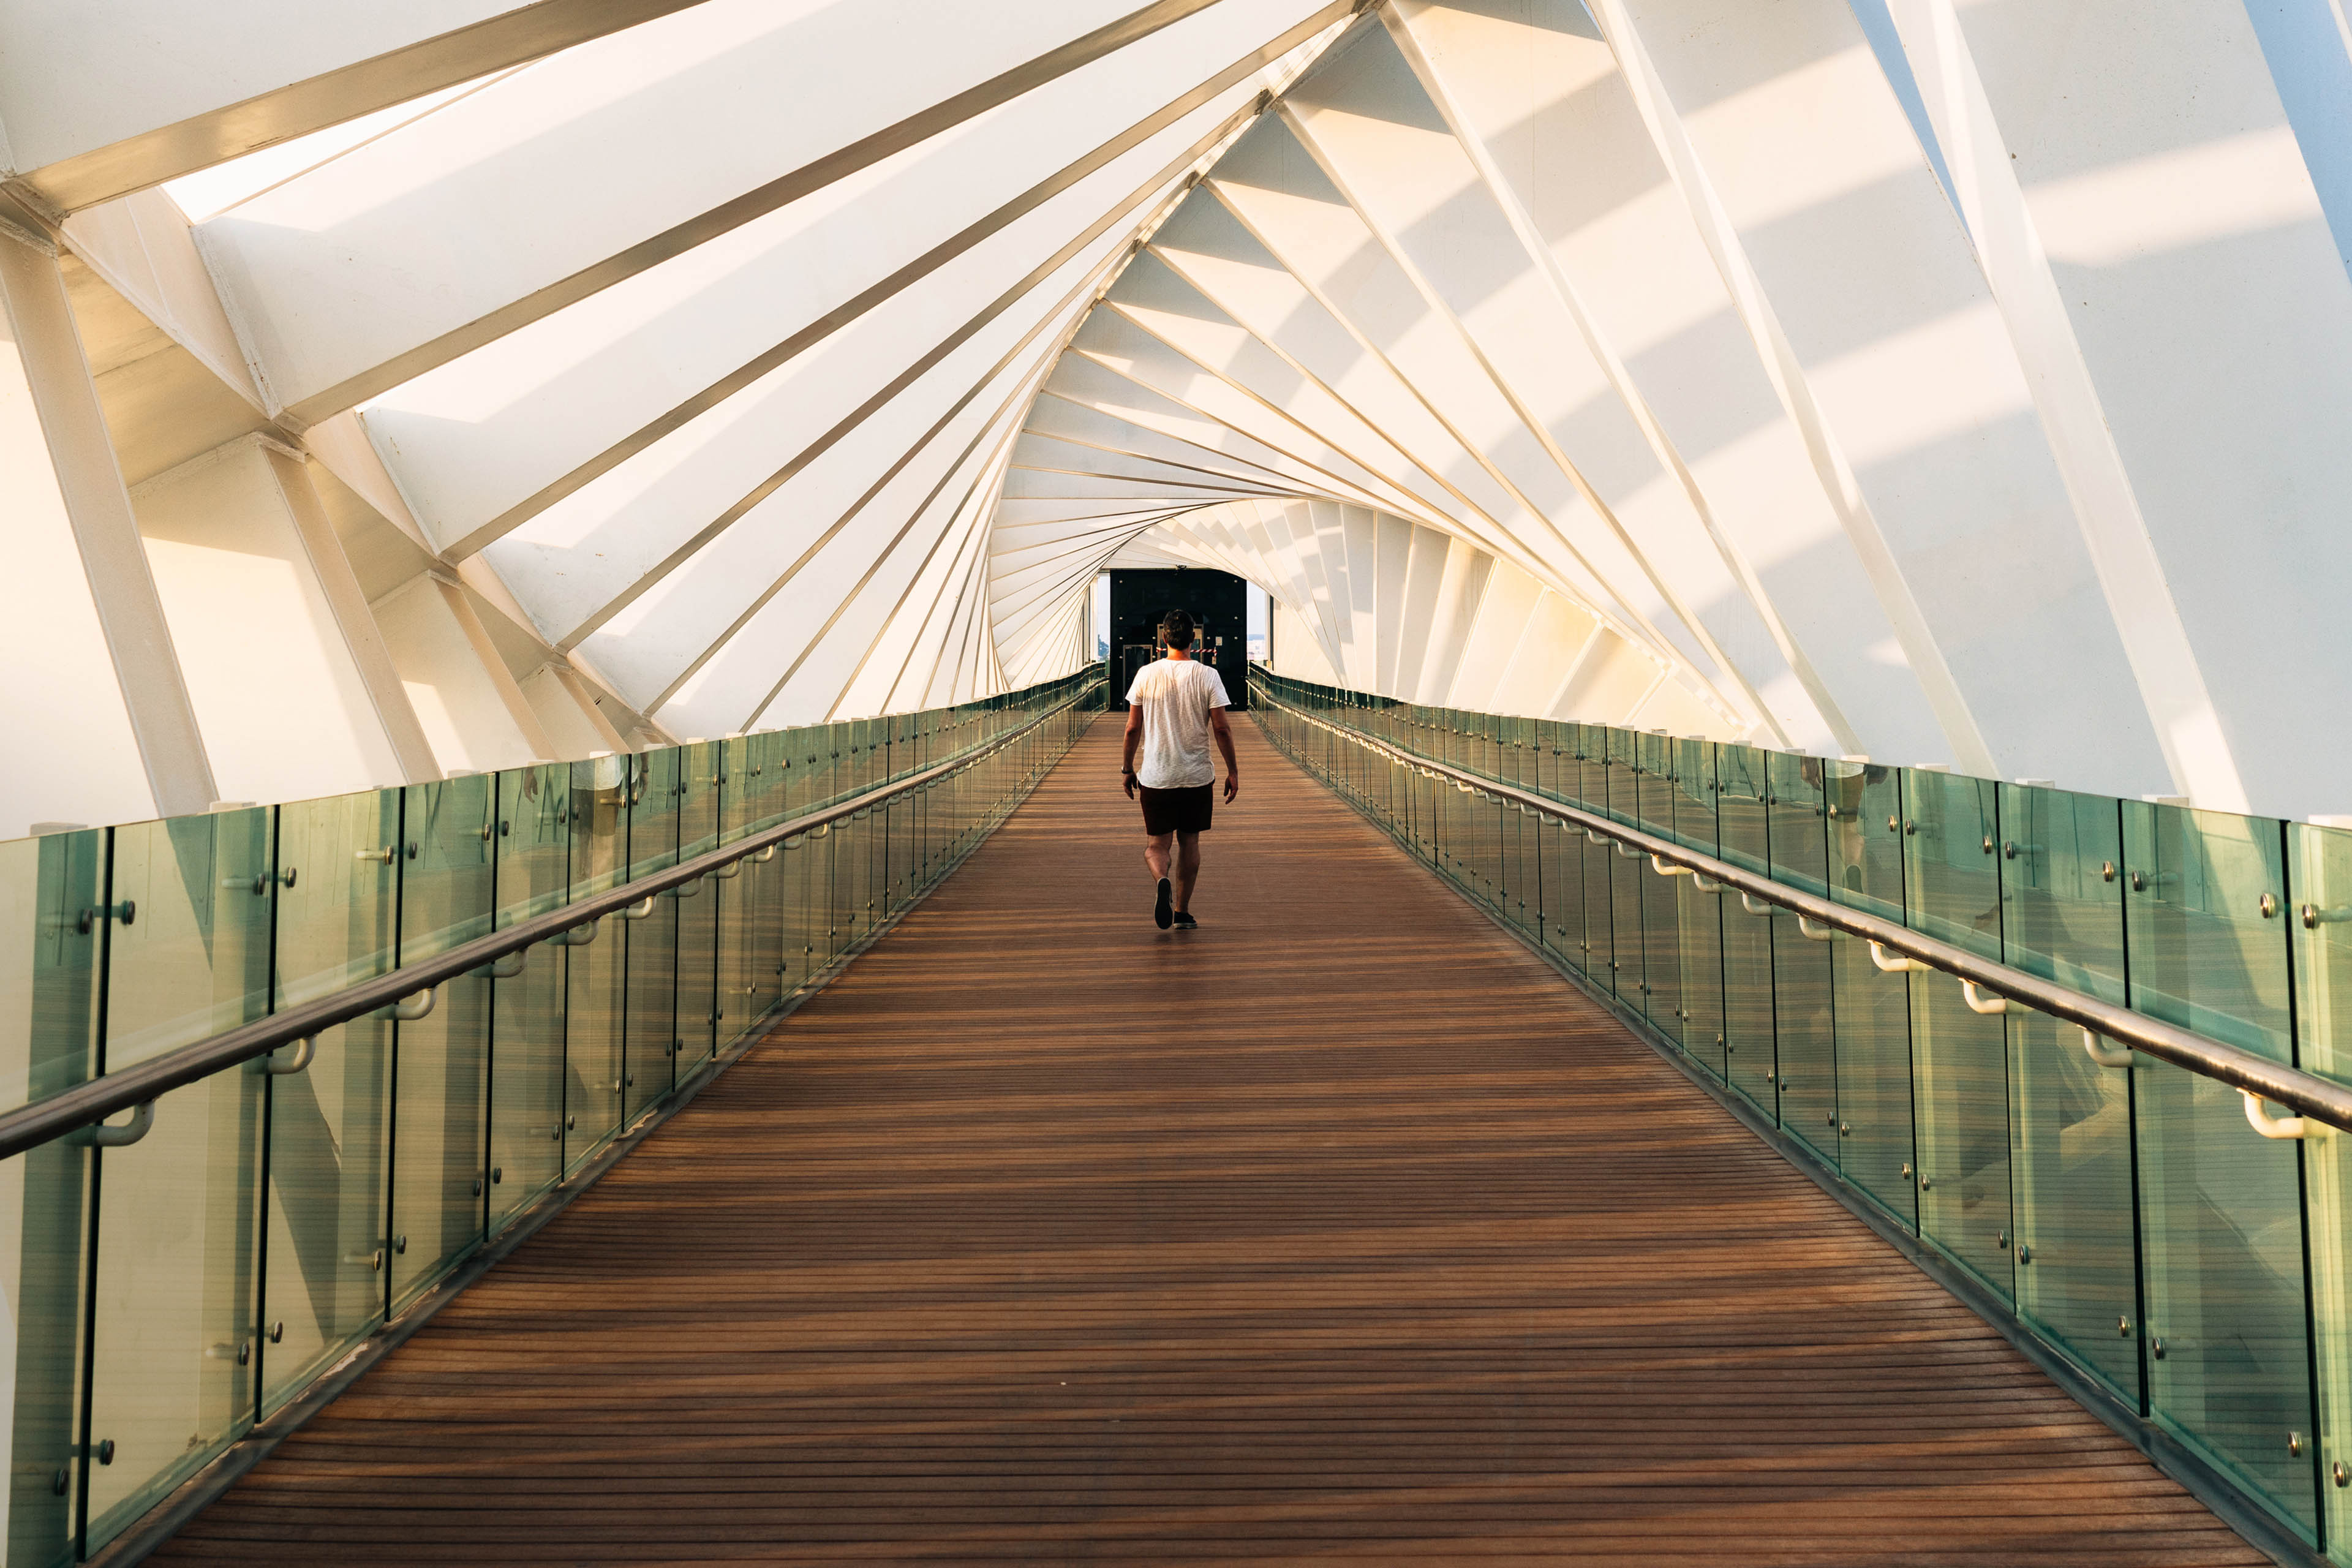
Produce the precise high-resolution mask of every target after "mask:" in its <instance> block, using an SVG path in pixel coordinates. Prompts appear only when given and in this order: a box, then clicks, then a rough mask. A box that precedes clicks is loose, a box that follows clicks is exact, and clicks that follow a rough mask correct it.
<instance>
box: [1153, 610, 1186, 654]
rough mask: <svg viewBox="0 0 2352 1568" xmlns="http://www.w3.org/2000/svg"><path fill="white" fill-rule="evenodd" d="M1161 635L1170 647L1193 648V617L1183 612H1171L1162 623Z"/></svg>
mask: <svg viewBox="0 0 2352 1568" xmlns="http://www.w3.org/2000/svg"><path fill="white" fill-rule="evenodd" d="M1160 636H1162V637H1166V638H1167V639H1168V646H1169V647H1185V648H1189V647H1192V616H1191V615H1190V614H1189V613H1187V612H1186V611H1183V610H1171V611H1169V612H1168V615H1167V616H1166V618H1164V619H1163V620H1161V621H1160Z"/></svg>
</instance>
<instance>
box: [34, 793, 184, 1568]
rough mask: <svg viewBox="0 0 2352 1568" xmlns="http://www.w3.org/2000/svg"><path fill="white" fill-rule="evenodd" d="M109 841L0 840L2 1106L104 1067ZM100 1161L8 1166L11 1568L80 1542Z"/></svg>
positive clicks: (96, 836) (72, 837)
mask: <svg viewBox="0 0 2352 1568" xmlns="http://www.w3.org/2000/svg"><path fill="white" fill-rule="evenodd" d="M108 837H109V834H108V833H107V832H106V831H105V830H96V831H92V830H83V831H80V832H74V833H52V834H48V835H47V836H45V837H39V838H23V839H17V840H15V841H14V842H11V843H5V844H0V952H5V953H7V954H8V955H9V958H10V961H11V963H12V965H13V967H14V973H16V976H17V982H16V984H13V985H10V986H8V987H5V988H0V1101H5V1103H6V1104H8V1105H10V1106H14V1105H16V1104H18V1103H21V1102H23V1101H26V1100H37V1099H39V1098H41V1097H42V1096H44V1095H49V1094H55V1093H57V1092H58V1091H59V1090H60V1089H70V1088H72V1087H73V1086H74V1085H75V1084H78V1083H81V1082H83V1081H85V1080H86V1079H88V1078H89V1075H90V1074H91V1072H92V1071H94V1070H95V1068H96V1067H97V1062H98V1017H99V1012H100V1000H99V978H100V973H102V965H101V964H100V949H101V948H102V947H103V946H104V945H105V943H106V942H107V940H108V937H109V935H110V931H111V928H112V922H110V921H101V920H100V919H99V918H98V917H97V915H96V912H95V911H96V910H98V909H99V908H100V906H101V905H102V904H104V903H105V902H106V870H107V866H106V858H107V840H108ZM85 914H88V915H89V918H88V919H85V918H84V916H85ZM151 1136H152V1134H151ZM92 1163H93V1162H92V1160H91V1158H90V1155H89V1152H88V1151H86V1150H84V1149H82V1148H80V1147H79V1146H77V1145H74V1144H69V1143H64V1142H54V1143H45V1144H42V1145H41V1146H40V1147H39V1148H37V1149H32V1150H29V1151H27V1152H25V1153H22V1154H19V1155H17V1156H16V1158H15V1159H13V1160H10V1161H8V1162H7V1163H5V1165H0V1182H6V1183H8V1184H11V1185H12V1186H14V1187H15V1189H16V1191H15V1192H14V1193H12V1194H11V1195H10V1200H9V1201H10V1203H11V1205H12V1207H17V1208H18V1212H21V1213H22V1214H23V1215H24V1216H25V1218H24V1225H23V1228H22V1230H21V1232H20V1234H19V1237H18V1240H17V1241H16V1245H14V1246H12V1247H8V1248H6V1249H5V1250H0V1295H5V1300H6V1301H7V1304H8V1307H9V1310H10V1311H11V1313H12V1314H13V1317H14V1319H15V1330H16V1349H15V1350H14V1351H13V1352H10V1354H11V1360H10V1368H11V1373H12V1375H13V1377H14V1380H15V1384H16V1394H15V1400H14V1404H15V1417H14V1434H13V1438H12V1448H11V1455H12V1460H13V1462H12V1463H11V1465H10V1467H9V1472H8V1552H7V1561H8V1563H10V1564H11V1565H12V1568H16V1565H21V1564H31V1563H38V1564H44V1565H46V1564H48V1563H56V1562H60V1561H63V1560H66V1559H68V1558H69V1557H70V1555H71V1553H72V1550H73V1537H74V1532H75V1529H76V1517H77V1516H76V1503H77V1500H78V1498H79V1494H80V1490H81V1486H82V1465H81V1461H80V1460H79V1459H78V1458H76V1457H75V1430H74V1428H75V1423H76V1421H77V1419H78V1418H79V1412H80V1409H81V1366H82V1357H81V1348H82V1332H81V1330H82V1302H83V1297H84V1290H85V1287H86V1284H87V1271H86V1268H85V1264H86V1259H85V1258H84V1256H83V1251H82V1248H83V1246H84V1241H85V1238H86V1237H88V1235H89V1213H88V1209H87V1204H88V1202H89V1186H90V1180H89V1179H90V1169H91V1165H92Z"/></svg>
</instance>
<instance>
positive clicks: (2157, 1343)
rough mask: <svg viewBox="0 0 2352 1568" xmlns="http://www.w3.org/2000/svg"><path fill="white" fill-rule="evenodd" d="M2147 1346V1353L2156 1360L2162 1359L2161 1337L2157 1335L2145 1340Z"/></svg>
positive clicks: (2162, 1345)
mask: <svg viewBox="0 0 2352 1568" xmlns="http://www.w3.org/2000/svg"><path fill="white" fill-rule="evenodd" d="M2147 1348H2148V1353H2149V1354H2151V1355H2153V1356H2155V1357H2156V1359H2157V1360H2158V1361H2162V1360H2163V1359H2164V1341H2163V1339H2162V1338H2160V1337H2159V1338H2157V1339H2153V1340H2150V1341H2149V1342H2147Z"/></svg>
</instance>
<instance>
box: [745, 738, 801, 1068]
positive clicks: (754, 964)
mask: <svg viewBox="0 0 2352 1568" xmlns="http://www.w3.org/2000/svg"><path fill="white" fill-rule="evenodd" d="M752 739H753V742H754V744H753V750H752V754H751V769H750V780H749V783H748V784H747V785H746V789H747V792H748V799H749V802H750V805H749V807H748V812H747V816H748V820H749V826H751V829H752V830H753V831H761V830H764V829H767V828H770V827H773V826H775V825H776V824H778V823H780V822H782V820H783V819H784V817H785V816H787V815H788V811H787V807H786V803H785V784H786V782H787V781H788V780H789V779H790V778H791V776H792V775H791V773H789V772H788V771H787V770H786V769H785V767H784V765H783V763H784V743H783V742H784V738H783V737H782V735H759V736H755V737H753V738H752ZM761 854H762V856H763V857H764V858H757V859H755V860H754V861H753V862H752V863H751V864H749V865H746V866H745V867H744V868H743V878H742V881H743V900H744V905H745V908H746V909H747V910H749V911H750V921H751V929H750V931H749V932H748V934H747V937H746V942H747V947H746V959H745V964H744V976H743V986H744V991H743V997H742V1012H743V1020H744V1023H745V1025H746V1026H749V1024H750V1023H751V1020H753V1019H756V1018H763V1017H765V1016H768V1014H770V1013H772V1012H773V1011H774V1010H775V1007H776V1005H777V1004H778V1003H779V1002H781V1001H782V1000H783V991H784V987H783V981H782V975H783V963H784V905H783V889H784V868H783V851H782V849H779V848H775V847H770V848H769V849H766V850H764V851H762V852H761Z"/></svg>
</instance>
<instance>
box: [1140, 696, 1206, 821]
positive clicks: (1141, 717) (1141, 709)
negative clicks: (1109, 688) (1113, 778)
mask: <svg viewBox="0 0 2352 1568" xmlns="http://www.w3.org/2000/svg"><path fill="white" fill-rule="evenodd" d="M1141 744H1143V707H1142V705H1141V704H1140V703H1131V704H1129V707H1128V710H1127V733H1126V735H1124V736H1123V737H1121V739H1120V743H1119V753H1118V771H1119V773H1121V774H1122V775H1124V776H1122V777H1121V778H1120V780H1119V783H1121V784H1124V785H1126V786H1127V798H1128V799H1129V800H1133V799H1134V798H1135V748H1136V747H1138V746H1139V745H1141ZM1228 754H1230V753H1228Z"/></svg>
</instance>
